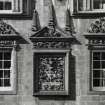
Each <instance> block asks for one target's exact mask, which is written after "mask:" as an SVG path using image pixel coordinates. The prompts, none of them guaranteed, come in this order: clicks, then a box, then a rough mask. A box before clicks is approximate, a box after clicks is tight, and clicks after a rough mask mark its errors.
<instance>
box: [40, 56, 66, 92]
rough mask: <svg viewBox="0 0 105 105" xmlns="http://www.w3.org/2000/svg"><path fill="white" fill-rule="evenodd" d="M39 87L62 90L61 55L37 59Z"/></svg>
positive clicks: (62, 59) (63, 63) (62, 66)
mask: <svg viewBox="0 0 105 105" xmlns="http://www.w3.org/2000/svg"><path fill="white" fill-rule="evenodd" d="M39 61H40V62H39V65H38V68H39V71H40V73H39V74H40V76H39V81H40V82H39V87H40V90H41V91H62V90H64V68H65V67H64V65H65V60H64V57H63V56H58V57H57V56H55V57H51V56H50V57H48V56H43V57H40V59H39Z"/></svg>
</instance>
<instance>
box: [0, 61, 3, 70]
mask: <svg viewBox="0 0 105 105" xmlns="http://www.w3.org/2000/svg"><path fill="white" fill-rule="evenodd" d="M2 63H3V62H2V61H0V69H1V68H2Z"/></svg>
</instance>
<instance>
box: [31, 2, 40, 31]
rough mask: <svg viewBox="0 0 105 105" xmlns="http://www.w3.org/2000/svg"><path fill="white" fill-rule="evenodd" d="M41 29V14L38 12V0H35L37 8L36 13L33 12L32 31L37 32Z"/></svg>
mask: <svg viewBox="0 0 105 105" xmlns="http://www.w3.org/2000/svg"><path fill="white" fill-rule="evenodd" d="M40 29H41V26H40V20H39V14H38V12H37V10H36V0H35V8H34V12H33V23H32V31H35V32H36V31H38V30H40Z"/></svg>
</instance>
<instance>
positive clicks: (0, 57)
mask: <svg viewBox="0 0 105 105" xmlns="http://www.w3.org/2000/svg"><path fill="white" fill-rule="evenodd" d="M2 59H3V53H2V52H0V60H2Z"/></svg>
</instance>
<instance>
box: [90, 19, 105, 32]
mask: <svg viewBox="0 0 105 105" xmlns="http://www.w3.org/2000/svg"><path fill="white" fill-rule="evenodd" d="M88 32H89V33H105V18H100V19H98V20H96V21H95V22H93V23H91V25H90V27H89V29H88Z"/></svg>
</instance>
